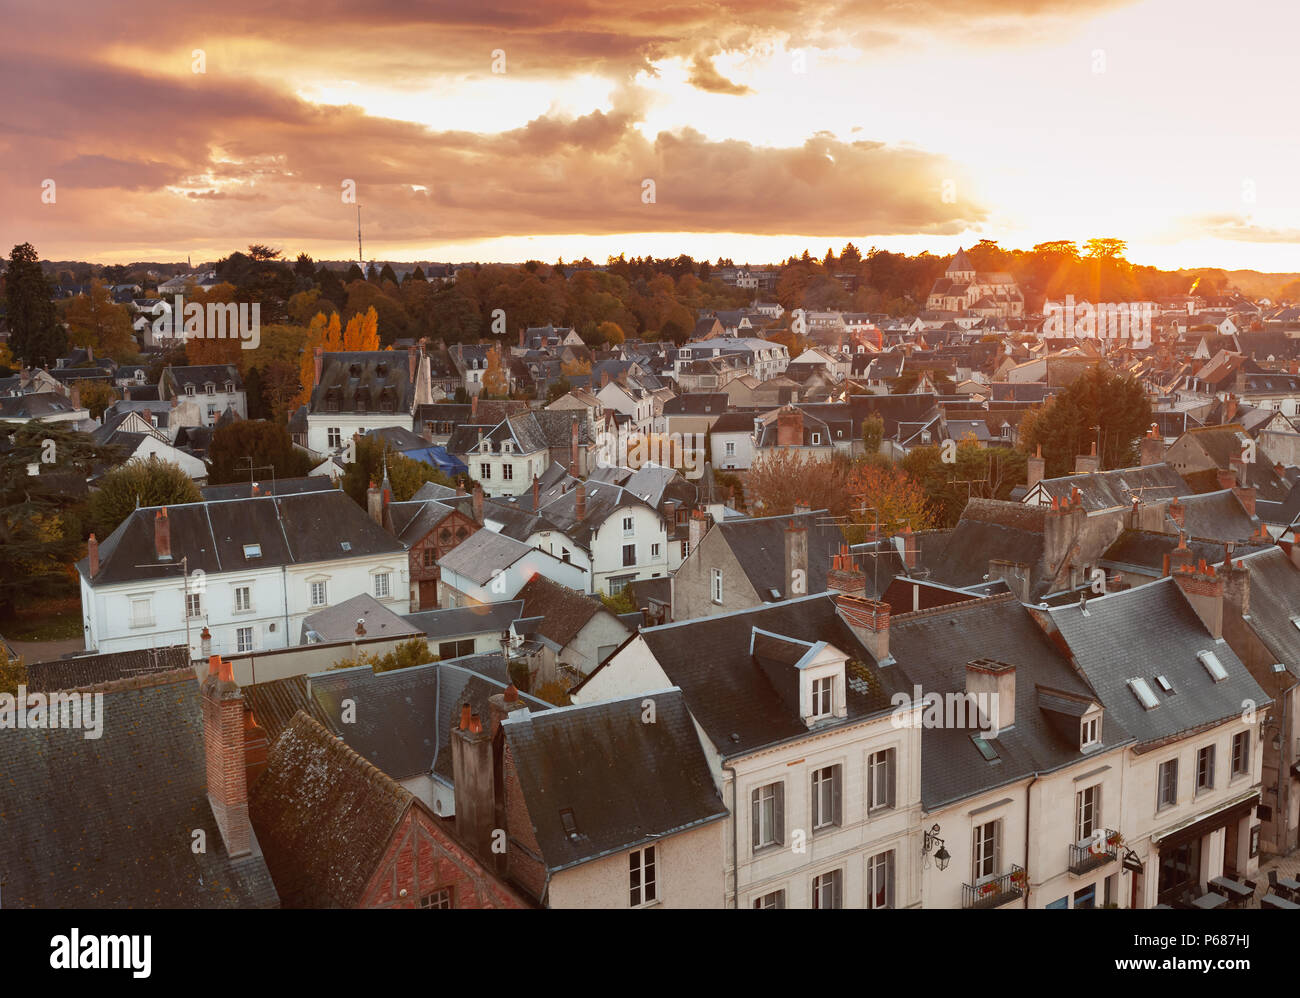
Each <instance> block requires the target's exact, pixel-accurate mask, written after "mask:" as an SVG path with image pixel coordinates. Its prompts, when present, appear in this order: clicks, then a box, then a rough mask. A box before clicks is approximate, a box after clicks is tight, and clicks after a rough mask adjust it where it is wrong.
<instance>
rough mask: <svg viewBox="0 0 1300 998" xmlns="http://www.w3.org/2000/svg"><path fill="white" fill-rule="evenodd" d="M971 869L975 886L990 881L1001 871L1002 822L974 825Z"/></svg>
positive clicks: (999, 820)
mask: <svg viewBox="0 0 1300 998" xmlns="http://www.w3.org/2000/svg"><path fill="white" fill-rule="evenodd" d="M971 857H972V858H973V869H972V871H971V876H972V877H973V878H974V882H975V883H976V884H982V883H984V882H985V881H986V880H992V879H993V878H994V877H996V876H998V871H1000V870H1001V869H1002V821H1001V819H998V820H997V821H988V822H985V823H984V824H982V825H976V826H975V830H974V832H973V837H972V842H971Z"/></svg>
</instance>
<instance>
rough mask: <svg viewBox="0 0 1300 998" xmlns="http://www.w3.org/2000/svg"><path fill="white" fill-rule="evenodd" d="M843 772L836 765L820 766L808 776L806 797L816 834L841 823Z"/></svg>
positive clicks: (841, 768) (836, 826)
mask: <svg viewBox="0 0 1300 998" xmlns="http://www.w3.org/2000/svg"><path fill="white" fill-rule="evenodd" d="M843 772H844V767H843V766H841V765H840V764H838V763H833V764H831V765H829V766H821V767H819V768H817V769H814V770H813V771H812V772H811V773H810V774H809V788H808V796H809V803H810V804H811V806H812V830H813V833H814V834H816V833H817V832H820V831H825V830H826V829H828V828H838V827H839V826H840V825H841V824H842V823H843V817H844V812H843V804H842V798H843V785H844V780H843Z"/></svg>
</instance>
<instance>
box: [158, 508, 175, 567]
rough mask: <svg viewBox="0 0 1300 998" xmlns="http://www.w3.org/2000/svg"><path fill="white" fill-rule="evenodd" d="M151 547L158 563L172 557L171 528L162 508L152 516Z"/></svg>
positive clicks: (165, 510)
mask: <svg viewBox="0 0 1300 998" xmlns="http://www.w3.org/2000/svg"><path fill="white" fill-rule="evenodd" d="M153 547H154V553H155V554H157V556H158V560H159V561H169V560H170V559H171V556H172V526H171V523H170V522H169V521H168V519H167V507H166V506H164V507H163V508H162V509H160V510H158V512H157V513H155V514H154V515H153Z"/></svg>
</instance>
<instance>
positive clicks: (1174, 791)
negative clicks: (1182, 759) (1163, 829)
mask: <svg viewBox="0 0 1300 998" xmlns="http://www.w3.org/2000/svg"><path fill="white" fill-rule="evenodd" d="M1177 803H1178V760H1177V759H1170V760H1169V761H1168V762H1162V763H1161V764H1160V774H1159V776H1158V777H1157V779H1156V810H1157V811H1159V810H1160V809H1161V808H1163V807H1173V806H1174V805H1175V804H1177Z"/></svg>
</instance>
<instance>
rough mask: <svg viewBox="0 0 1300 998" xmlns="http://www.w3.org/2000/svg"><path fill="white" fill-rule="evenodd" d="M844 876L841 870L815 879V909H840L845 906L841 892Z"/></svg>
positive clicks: (832, 871)
mask: <svg viewBox="0 0 1300 998" xmlns="http://www.w3.org/2000/svg"><path fill="white" fill-rule="evenodd" d="M843 886H844V876H843V874H842V873H841V871H839V870H831V871H830V872H829V873H823V874H821V875H820V876H817V877H813V907H814V908H840V907H842V906H843V900H842V896H841V892H842V890H843Z"/></svg>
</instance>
